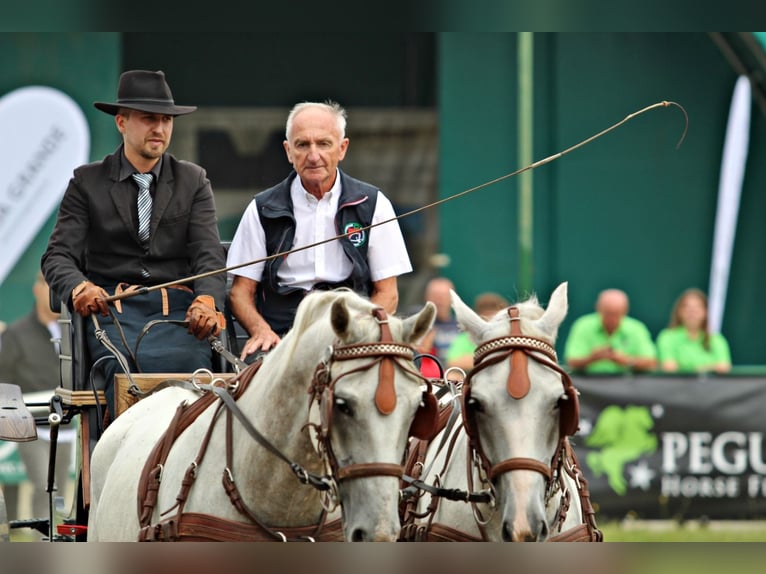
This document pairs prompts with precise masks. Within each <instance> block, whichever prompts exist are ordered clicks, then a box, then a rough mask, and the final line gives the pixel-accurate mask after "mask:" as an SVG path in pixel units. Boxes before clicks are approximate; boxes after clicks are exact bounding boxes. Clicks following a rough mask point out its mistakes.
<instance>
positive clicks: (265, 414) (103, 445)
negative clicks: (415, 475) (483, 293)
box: [88, 290, 435, 541]
mask: <svg viewBox="0 0 766 574" xmlns="http://www.w3.org/2000/svg"><path fill="white" fill-rule="evenodd" d="M376 309H377V307H376V306H375V305H373V304H372V303H370V301H368V300H367V299H365V298H363V297H360V296H359V295H356V294H355V293H353V292H351V291H346V290H338V291H327V292H316V293H312V294H310V295H308V296H307V297H305V298H304V300H303V301H302V303H301V305H300V306H299V308H298V312H297V314H296V318H295V322H294V326H293V328H292V329H291V330H290V332H289V333H288V334H287V335H285V337H284V338H283V340H282V342H281V343H280V344H279V345H278V346H277V347H276V348H275V349H274V350H273V351H272V352H270V353H269V354H268V355H267V356H266V357H265V359H264V360H263V364H262V366H261V367H260V369H259V370H258V371H257V372H256V373H255V375H254V376H253V378H252V380H251V382H250V383H249V385H248V386H247V388H246V390H245V391H244V392H243V393H242V395H241V396H240V397H239V398H238V400H237V405H238V406H239V408H240V410H241V411H242V413H244V415H245V416H246V417H247V419H248V420H249V421H250V422H251V423H252V425H253V426H254V427H255V428H256V429H257V431H258V432H259V433H260V434H261V435H263V436H264V437H265V438H266V440H267V441H268V443H269V444H270V445H271V447H272V448H273V451H270V449H268V448H265V447H264V446H263V445H262V444H260V443H259V442H258V441H256V440H254V439H253V437H252V436H251V435H250V434H249V433H248V431H247V429H246V428H244V425H242V424H238V423H237V422H236V420H235V422H234V424H233V429H232V437H233V440H232V441H231V444H232V447H233V448H232V449H231V450H232V460H231V464H230V465H229V464H228V462H227V453H226V451H227V448H225V444H226V441H225V435H226V424H225V419H226V417H225V416H224V415H221V416H218V417H217V419H215V420H214V411H215V408H213V407H211V408H208V409H207V410H206V411H205V412H203V413H202V415H200V416H199V417H198V418H197V419H196V420H195V421H194V422H193V423H192V424H191V425H190V426H189V427H188V428H187V429H186V430H185V431H184V432H183V433H182V434H181V435H180V436H179V437H178V439H177V440H176V442H175V443H174V445H173V448H172V449H171V451H170V453H169V455H168V456H167V459H166V462H165V465H164V469H163V473H162V482H161V483H160V485H159V491H158V493H157V503H156V507H155V510H154V514H153V516H152V524H157V523H159V522H160V521H161V520H162V519H163V517H167V516H168V515H170V516H172V515H173V510H172V509H174V508H175V507H176V497H177V495H178V492H179V486H178V485H179V484H180V483H181V481H182V480H183V478H184V475H185V474H186V473H187V471H188V468H189V464H190V461H192V460H194V459H195V457H196V456H198V452H199V450H200V444H201V443H202V442H203V438H204V436H205V435H206V433H208V431H209V429H211V428H212V431H210V432H211V433H212V434H211V435H210V436H211V438H210V448H208V449H207V451H206V453H205V456H204V458H203V460H202V461H201V462H200V463H199V465H198V466H196V467H195V477H196V478H195V483H194V485H193V487H192V488H191V489H190V491H189V493H188V497H187V498H186V500H185V503H184V512H187V513H198V514H204V515H213V516H215V517H217V518H218V519H220V520H224V521H235V522H238V523H240V524H242V523H246V522H248V520H247V519H245V518H244V517H243V515H242V513H241V512H240V511H239V510H237V509H236V508H235V507H234V505H233V504H232V502H231V501H230V499H229V496H228V495H227V494H226V492H224V489H223V488H222V487H221V477H222V473H224V472H230V474H231V475H232V476H233V479H234V481H233V482H234V484H236V485H237V487H238V490H239V493H240V495H241V499H242V503H243V504H244V506H245V507H246V508H248V509H249V510H250V511H251V513H252V515H254V516H255V517H257V520H258V522H260V523H261V524H265V525H268V527H269V528H272V529H273V530H274V531H275V532H276V531H277V530H279V529H280V528H283V529H285V531H287V529H289V528H291V527H295V528H300V527H307V526H311V525H315V524H318V523H319V521H320V517H321V516H322V515H323V513H324V509H323V500H322V498H321V496H320V495H318V493H317V492H316V491H315V490H314V489H313V488H311V487H310V486H306V485H304V484H301V483H299V481H298V480H296V472H295V469H294V466H293V464H287V463H286V462H285V461H283V460H280V458H279V457H278V456H276V455H275V454H274V451H277V452H279V453H282V455H283V456H284V457H285V458H286V459H288V460H289V461H291V463H294V465H297V466H298V467H300V468H302V469H304V470H305V471H307V472H308V473H311V474H315V475H320V474H321V473H323V472H324V471H325V468H326V462H327V460H326V457H324V456H322V449H320V451H317V448H316V435H315V430H314V429H316V428H317V425H316V424H312V423H316V422H317V421H318V420H319V418H320V417H319V416H318V414H317V412H316V409H315V405H316V402H315V401H314V399H315V398H318V399H320V400H319V402H320V403H322V404H320V405H319V406H320V409H321V410H323V411H324V413H325V415H324V416H323V417H321V418H323V419H324V420H325V421H330V422H329V424H328V425H327V428H328V429H329V443H328V445H329V446H325V447H324V449H325V450H327V451H328V452H330V453H331V454H332V455H334V457H335V460H336V461H337V466H336V471H337V472H339V473H341V474H342V473H343V472H344V469H346V470H347V473H348V476H346V475H344V476H343V478H342V479H341V480H340V481H338V485H337V490H338V495H339V498H340V502H341V510H342V516H343V531H344V535H345V539H346V540H350V541H351V540H394V539H395V537H396V535H397V534H398V532H399V517H398V494H399V476H397V475H396V474H397V473H396V472H394V470H393V467H394V466H395V465H401V463H402V458H403V455H404V450H405V445H406V441H407V437H408V431H409V429H410V426H411V425H412V424H413V420H414V419H415V418H417V416H416V415H417V414H418V413H420V412H421V411H422V409H419V405H420V403H421V399H422V398H423V385H422V380H420V379H419V378H417V377H416V376H415V374H414V373H416V372H417V369H416V368H415V367H414V364H413V361H412V356H411V354H410V355H408V353H407V352H406V350H407V349H408V348H409V345H411V344H412V343H414V342H416V341H417V340H419V339H421V338H422V337H423V336H424V334H425V333H426V332H427V331H428V330H429V329H430V327H431V324H432V323H433V320H434V317H435V307H434V306H433V305H432V304H427V305H426V306H425V307H424V308H423V309H422V310H421V311H420V312H419V313H417V314H416V315H413V316H411V317H408V318H406V319H401V318H398V317H387V322H386V323H384V324H383V325H381V321H380V317H379V316H376V315H375V310H376ZM384 328H385V330H386V332H388V333H390V342H389V343H388V345H389V346H388V347H386V348H377V347H374V345H376V344H379V345H383V346H384V347H385V345H386V343H381V337H382V335H383V333H384V330H383V329H384ZM392 349H393V351H392ZM343 350H345V351H347V352H350V353H351V354H352V356H351V357H341V358H339V353H340V351H343ZM355 350H360V351H361V352H360V354H359V356H353V352H354V351H355ZM330 351H332V353H330ZM400 355H401V356H400ZM318 368H319V370H321V369H326V371H327V376H326V377H325V390H326V389H331V390H332V392H331V393H329V392H326V393H319V394H316V391H317V388H316V387H317V384H316V380H315V378H314V375H315V373H316V372H317V371H318ZM385 371H388V372H389V374H390V378H389V377H388V375H385V373H384V372H385ZM384 375H385V376H384ZM381 377H382V378H384V379H386V380H388V383H386V384H385V385H384V386H385V388H386V389H387V390H386V391H381V392H380V393H378V389H379V387H380V386H381V384H380V379H381ZM320 386H321V385H320ZM312 387H313V388H312ZM376 395H381V396H382V398H378V401H377V404H376ZM197 396H198V395H196V394H195V393H194V392H193V391H189V390H185V389H179V388H167V389H164V390H162V391H159V392H157V393H155V394H153V395H151V396H149V397H146V398H144V399H142V400H141V401H139V402H138V403H137V404H135V405H134V406H133V407H131V408H130V409H128V410H127V411H126V412H125V413H123V414H122V415H120V416H119V417H118V418H117V419H116V420H115V421H114V422H113V423H112V424H111V425H110V426H109V427H108V428H107V430H106V432H105V433H104V435H103V436H102V437H101V439H100V440H99V442H98V444H97V446H96V448H95V450H94V452H93V457H92V461H91V462H92V464H91V469H92V488H91V511H90V516H89V534H88V539H89V540H136V538H137V535H138V532H139V531H140V524H139V522H138V518H137V513H136V498H137V492H138V483H139V477H140V475H141V471H142V469H143V466H144V463H145V461H146V460H147V458H148V457H149V453H150V451H151V450H152V448H153V447H154V445H155V444H156V442H157V440H158V438H159V436H160V435H161V434H162V433H163V432H164V430H165V429H166V428H167V426H168V423H169V421H170V420H171V418H172V416H173V413H174V412H175V410H176V408H177V406H178V404H179V402H181V401H182V400H188V401H195V400H197ZM323 398H331V404H326V403H327V401H324V400H322V399H323ZM380 404H382V405H383V406H382V407H381V406H380ZM381 408H383V410H384V411H385V412H381ZM211 425H213V426H212V427H211ZM229 466H230V468H229ZM370 468H372V471H370ZM380 469H383V470H382V471H381V470H380ZM399 475H401V471H399ZM335 478H337V477H335ZM325 502H326V501H325ZM163 513H164V514H163ZM181 521H182V519H181Z"/></svg>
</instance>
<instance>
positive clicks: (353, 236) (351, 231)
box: [343, 222, 367, 247]
mask: <svg viewBox="0 0 766 574" xmlns="http://www.w3.org/2000/svg"><path fill="white" fill-rule="evenodd" d="M343 233H344V235H345V236H346V237H348V240H349V241H350V242H351V245H353V246H354V247H361V246H362V245H364V242H365V241H367V234H366V233H365V231H364V229H362V224H361V223H356V222H353V223H348V224H346V228H345V229H344V230H343Z"/></svg>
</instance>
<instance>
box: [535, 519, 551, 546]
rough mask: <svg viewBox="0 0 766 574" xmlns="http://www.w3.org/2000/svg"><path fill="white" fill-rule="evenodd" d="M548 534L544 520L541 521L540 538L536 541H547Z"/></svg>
mask: <svg viewBox="0 0 766 574" xmlns="http://www.w3.org/2000/svg"><path fill="white" fill-rule="evenodd" d="M549 534H550V532H549V531H548V524H547V523H546V522H545V520H543V521H542V528H540V536H539V538H538V540H540V541H545V540H547V539H548V536H549Z"/></svg>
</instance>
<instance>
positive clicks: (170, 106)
mask: <svg viewBox="0 0 766 574" xmlns="http://www.w3.org/2000/svg"><path fill="white" fill-rule="evenodd" d="M93 105H94V106H96V108H98V109H99V110H101V111H102V112H106V113H107V114H112V115H113V116H115V115H117V112H118V111H119V110H120V108H130V109H131V110H139V111H142V112H150V113H153V114H167V115H171V116H182V115H184V114H190V113H192V112H193V111H194V110H196V109H197V106H177V105H176V104H175V102H174V101H173V94H172V93H170V86H168V83H167V82H166V81H165V73H164V72H160V71H157V72H150V71H148V70H129V71H127V72H123V73H122V75H121V76H120V83H119V85H118V86H117V102H116V103H114V104H110V103H107V102H94V103H93Z"/></svg>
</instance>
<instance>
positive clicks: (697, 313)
mask: <svg viewBox="0 0 766 574" xmlns="http://www.w3.org/2000/svg"><path fill="white" fill-rule="evenodd" d="M707 314H708V307H707V296H706V295H705V294H704V293H703V292H702V291H700V290H699V289H687V290H686V291H684V292H683V293H681V295H680V297H678V299H677V300H676V302H675V304H674V305H673V311H672V312H671V315H670V324H669V325H668V327H667V328H665V329H663V330H662V331H660V333H659V335H658V336H657V352H658V354H659V359H660V361H659V362H660V370H661V371H663V372H666V373H704V372H711V371H712V372H715V373H728V372H729V371H730V370H731V354H730V351H729V343H728V342H727V341H726V339H725V338H724V336H723V335H721V334H720V333H711V332H710V331H709V329H708V322H707Z"/></svg>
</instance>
